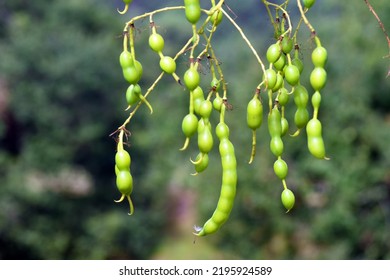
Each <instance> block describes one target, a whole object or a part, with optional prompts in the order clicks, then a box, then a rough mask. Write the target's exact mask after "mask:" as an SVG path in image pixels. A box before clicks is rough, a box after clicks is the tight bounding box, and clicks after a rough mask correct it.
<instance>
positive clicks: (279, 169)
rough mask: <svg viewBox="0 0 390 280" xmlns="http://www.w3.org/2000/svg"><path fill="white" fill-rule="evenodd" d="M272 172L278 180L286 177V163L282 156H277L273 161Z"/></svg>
mask: <svg viewBox="0 0 390 280" xmlns="http://www.w3.org/2000/svg"><path fill="white" fill-rule="evenodd" d="M274 172H275V174H276V176H278V177H279V179H280V180H283V179H285V178H286V177H287V174H288V166H287V163H286V162H285V161H284V160H283V159H282V158H278V159H277V160H276V161H275V162H274Z"/></svg>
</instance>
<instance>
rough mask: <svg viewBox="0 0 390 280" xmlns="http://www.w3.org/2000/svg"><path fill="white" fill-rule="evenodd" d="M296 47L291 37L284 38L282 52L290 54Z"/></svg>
mask: <svg viewBox="0 0 390 280" xmlns="http://www.w3.org/2000/svg"><path fill="white" fill-rule="evenodd" d="M293 47H294V43H293V40H292V39H291V38H290V37H283V39H282V51H283V52H284V53H286V54H287V53H289V52H291V50H292V49H293Z"/></svg>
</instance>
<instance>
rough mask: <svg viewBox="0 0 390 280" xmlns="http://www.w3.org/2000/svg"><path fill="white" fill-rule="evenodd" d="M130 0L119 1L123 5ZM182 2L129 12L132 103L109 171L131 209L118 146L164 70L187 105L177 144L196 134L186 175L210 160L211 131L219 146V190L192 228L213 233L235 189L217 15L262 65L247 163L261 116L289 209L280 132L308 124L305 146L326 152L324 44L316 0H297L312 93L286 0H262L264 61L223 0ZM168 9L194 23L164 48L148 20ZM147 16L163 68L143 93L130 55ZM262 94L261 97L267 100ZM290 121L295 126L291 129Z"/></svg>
mask: <svg viewBox="0 0 390 280" xmlns="http://www.w3.org/2000/svg"><path fill="white" fill-rule="evenodd" d="M131 2H132V1H124V3H125V5H126V7H128V5H129V4H130V3H131ZM182 4H183V5H181V6H172V7H165V8H161V9H157V10H154V11H151V12H148V13H144V14H142V15H139V16H136V17H133V18H132V19H131V20H130V21H128V22H127V23H126V25H125V28H124V39H123V51H122V53H121V54H120V57H119V62H120V66H121V68H122V71H123V76H124V78H125V80H126V81H127V82H128V83H129V87H128V89H127V91H126V101H127V106H128V107H127V110H130V114H129V117H128V118H127V119H126V120H125V122H124V123H123V124H122V125H121V126H120V127H119V128H118V129H117V132H118V133H119V136H118V147H117V153H116V157H115V162H116V167H115V171H116V175H117V188H118V190H119V191H120V193H121V194H122V197H121V199H120V200H119V201H122V200H123V199H124V198H125V197H127V198H128V200H129V203H130V209H131V210H130V213H132V212H133V206H132V202H131V199H130V194H131V193H132V189H133V180H132V177H131V174H130V155H129V154H128V153H127V152H126V151H125V150H124V149H123V138H124V136H125V135H128V134H129V133H128V130H127V128H126V126H127V125H128V124H129V123H130V121H131V120H132V117H133V116H134V114H135V113H136V112H137V110H138V108H139V107H140V106H141V105H143V104H145V105H147V106H148V107H149V109H150V111H151V113H152V112H153V109H152V106H151V105H150V104H149V102H148V101H147V97H148V95H149V94H150V93H151V92H152V91H153V90H154V89H155V87H156V85H157V83H159V82H160V80H161V78H162V77H163V76H164V75H170V76H172V77H173V78H174V80H175V81H176V82H177V84H179V85H180V86H181V87H182V89H183V88H184V89H185V91H186V92H187V93H188V99H189V101H188V104H189V106H188V112H187V113H186V114H184V116H183V117H182V122H181V129H182V133H183V135H184V138H185V140H184V145H183V146H182V148H181V149H180V150H181V151H185V150H186V149H187V148H188V147H189V145H190V144H191V143H190V142H191V139H194V138H195V139H196V146H197V150H198V151H197V153H196V157H195V159H193V160H192V159H191V160H190V161H191V162H192V163H193V166H194V169H195V172H194V173H193V174H192V175H198V174H199V173H202V172H203V171H205V170H206V169H207V168H208V166H209V163H210V161H209V155H210V152H211V151H212V150H213V148H215V136H216V137H217V139H218V140H219V154H220V158H221V163H222V184H221V189H220V196H219V199H218V202H217V205H216V208H215V210H214V212H213V214H212V215H211V217H210V218H209V219H208V220H207V221H206V222H205V223H204V225H203V226H202V227H195V232H194V234H195V235H197V236H204V235H208V234H212V233H215V232H217V231H218V230H219V229H220V228H221V226H222V225H223V224H225V222H226V221H227V220H228V218H229V216H230V213H231V211H232V209H233V205H234V200H235V195H236V185H237V159H236V156H235V148H234V145H233V143H232V142H231V141H230V139H229V136H230V129H229V127H228V125H227V123H226V122H225V114H227V113H228V112H230V111H231V109H232V105H231V104H230V103H229V102H228V82H227V81H226V80H225V76H224V73H223V69H222V67H221V63H220V62H219V60H218V58H217V55H216V54H215V49H214V48H213V42H214V38H215V37H214V35H215V34H216V33H217V32H218V31H219V30H220V28H222V26H223V24H221V23H222V20H223V19H224V18H227V19H228V21H229V22H231V23H232V24H233V26H234V27H236V28H237V30H238V31H239V32H240V35H241V37H242V38H243V39H244V41H245V42H246V43H247V45H248V47H249V48H250V49H251V50H252V52H253V53H254V55H255V58H256V59H257V61H258V62H259V65H260V67H261V70H262V71H261V72H260V75H259V84H258V85H257V87H256V88H255V91H254V95H253V96H252V97H251V98H249V102H248V104H247V106H246V109H247V110H246V125H247V127H248V128H249V129H250V130H251V132H252V150H251V154H250V160H249V163H252V162H253V161H254V160H255V157H256V142H257V141H256V137H257V132H258V130H259V128H260V127H261V126H262V124H263V119H264V117H267V126H268V132H269V136H270V142H269V150H270V151H271V153H272V154H273V155H274V156H275V161H274V164H273V171H274V173H275V175H276V177H277V178H279V179H280V180H281V182H282V185H283V190H282V192H281V196H280V198H281V202H282V205H283V206H284V208H285V209H286V210H287V212H289V211H290V210H291V209H293V207H294V204H295V195H294V192H293V191H292V189H293V188H289V187H288V186H287V177H288V170H289V168H288V164H287V161H286V160H285V158H286V157H285V145H284V141H285V140H287V139H286V137H287V136H291V137H297V136H298V135H299V134H300V132H301V131H306V134H307V146H308V150H309V152H310V153H311V154H312V155H313V156H315V157H316V158H319V159H327V157H326V154H325V145H324V141H323V138H322V124H321V122H320V120H319V108H320V103H321V93H320V92H321V91H322V90H323V89H324V87H325V84H326V78H327V77H326V70H325V66H326V61H327V51H326V49H325V48H324V47H323V46H322V45H321V42H320V39H319V37H318V35H317V33H316V32H315V30H314V28H313V27H312V26H311V24H310V23H309V21H308V19H307V17H306V14H307V12H308V10H309V9H311V8H312V7H313V5H314V4H315V1H314V0H307V1H306V0H302V3H301V1H297V7H298V9H299V11H300V13H299V14H300V16H301V22H304V23H305V24H306V25H307V26H308V28H309V30H310V33H311V36H312V38H313V41H314V42H315V45H316V47H315V48H314V49H313V50H312V57H311V58H312V59H311V60H312V64H313V66H314V68H313V69H312V71H311V73H310V85H311V87H312V89H313V91H314V93H313V94H312V95H311V96H310V93H309V91H308V90H307V88H306V87H305V86H304V85H303V83H302V81H303V78H302V77H304V75H305V74H306V73H305V72H304V69H305V67H306V65H305V63H304V62H303V61H302V59H301V55H300V53H301V51H300V49H299V45H300V42H298V41H297V40H298V39H297V38H298V36H297V35H298V32H299V31H300V27H301V24H299V25H298V26H297V27H296V29H295V30H293V27H292V25H291V19H290V14H289V11H290V10H291V9H292V3H290V1H284V2H283V3H282V4H277V3H273V2H271V1H263V4H264V5H266V8H267V9H268V10H269V11H271V9H274V10H275V13H274V14H273V13H269V16H270V17H271V22H272V24H273V27H274V34H275V39H274V41H273V42H272V43H271V44H270V45H269V47H268V48H267V49H266V50H265V52H264V56H265V59H266V60H265V61H266V62H267V63H266V64H264V63H263V60H262V59H261V58H260V55H258V53H257V51H256V49H255V48H254V47H253V45H252V44H251V43H250V41H249V40H248V38H247V37H246V35H245V34H244V33H243V31H242V30H241V29H240V28H239V26H238V25H237V23H236V22H235V20H234V19H233V18H232V17H231V16H229V12H226V11H225V10H224V7H225V6H224V4H225V1H224V0H219V1H216V0H210V5H209V8H206V7H204V4H203V3H202V4H201V1H199V0H184V1H182ZM302 4H303V6H302ZM171 11H182V12H183V13H184V17H183V19H184V18H185V20H184V21H185V22H184V24H183V26H185V25H187V26H189V30H191V31H192V34H191V37H189V38H188V41H187V43H185V44H184V45H182V47H181V48H179V50H178V51H177V53H176V54H175V55H168V54H167V53H166V48H165V46H166V43H169V42H168V41H167V42H166V41H165V39H164V37H163V36H162V34H161V33H159V32H158V30H157V26H158V25H156V24H155V22H154V20H153V17H154V16H155V15H156V14H158V13H165V12H166V13H168V12H171ZM291 14H292V15H293V14H294V13H291ZM145 18H149V26H150V34H149V38H148V45H149V49H150V50H151V51H152V52H153V53H155V54H156V55H157V56H158V58H159V61H158V67H159V69H160V70H161V74H160V75H159V76H158V77H157V79H156V80H155V81H154V82H153V84H152V85H151V86H150V87H149V88H148V89H147V90H146V93H145V94H142V89H141V87H140V85H139V83H140V80H141V78H142V74H143V68H142V65H141V63H140V62H139V61H138V60H137V59H136V53H135V49H136V43H135V40H134V29H135V23H136V22H137V21H140V20H144V19H145ZM167 38H169V37H167ZM179 57H185V58H186V59H187V60H188V66H187V68H186V69H185V71H183V73H176V71H177V67H176V66H177V65H176V61H177V59H178V58H179ZM205 66H206V67H207V68H208V69H207V71H203V69H204V67H205ZM202 74H204V75H202ZM207 74H208V75H207ZM205 80H206V81H205ZM207 80H208V81H207ZM291 96H292V97H293V98H292V99H293V101H294V102H293V104H292V102H290V99H291V98H290V97H291ZM310 98H311V103H312V106H313V109H314V111H313V115H312V116H311V117H310V113H309V108H308V103H309V100H310ZM264 100H267V101H268V103H267V101H265V102H264ZM287 110H294V111H295V113H294V118H293V120H289V119H288V117H287V116H288V114H286V111H287ZM213 114H217V115H219V122H218V123H217V125H216V126H215V130H214V129H213V128H214V125H213V122H214V120H215V119H214V118H213ZM265 114H266V115H265ZM290 123H293V125H291V126H290ZM292 126H294V127H295V128H296V130H295V132H293V133H290V128H291V127H292ZM291 139H294V138H291Z"/></svg>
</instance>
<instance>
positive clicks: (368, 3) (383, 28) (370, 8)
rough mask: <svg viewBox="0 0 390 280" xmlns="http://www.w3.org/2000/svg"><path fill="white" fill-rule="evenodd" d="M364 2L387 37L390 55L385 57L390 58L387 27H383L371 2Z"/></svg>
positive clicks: (389, 39)
mask: <svg viewBox="0 0 390 280" xmlns="http://www.w3.org/2000/svg"><path fill="white" fill-rule="evenodd" d="M364 2H365V3H366V5H367V7H368V9H369V10H370V12H371V13H372V14H373V15H374V17H375V18H376V20H377V21H378V23H379V26H380V28H381V29H382V31H383V34H384V35H385V37H386V40H387V46H388V48H389V54H388V55H387V56H385V57H387V58H390V38H389V35H388V34H387V31H386V29H385V26H384V25H383V23H382V21H381V19H380V18H379V16H378V14H377V13H376V12H375V10H374V8H373V7H372V6H371V4H370V2H369V1H368V0H364ZM389 76H390V69H389V72H388V73H387V77H389Z"/></svg>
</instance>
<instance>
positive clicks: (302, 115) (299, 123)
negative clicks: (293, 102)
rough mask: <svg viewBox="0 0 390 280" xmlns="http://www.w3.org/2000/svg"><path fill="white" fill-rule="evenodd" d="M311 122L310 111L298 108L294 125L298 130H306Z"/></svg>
mask: <svg viewBox="0 0 390 280" xmlns="http://www.w3.org/2000/svg"><path fill="white" fill-rule="evenodd" d="M308 121H309V111H308V110H307V109H306V108H298V109H297V110H296V112H295V115H294V123H295V125H296V127H297V128H299V129H301V128H304V127H305V126H306V124H307V122H308Z"/></svg>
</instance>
